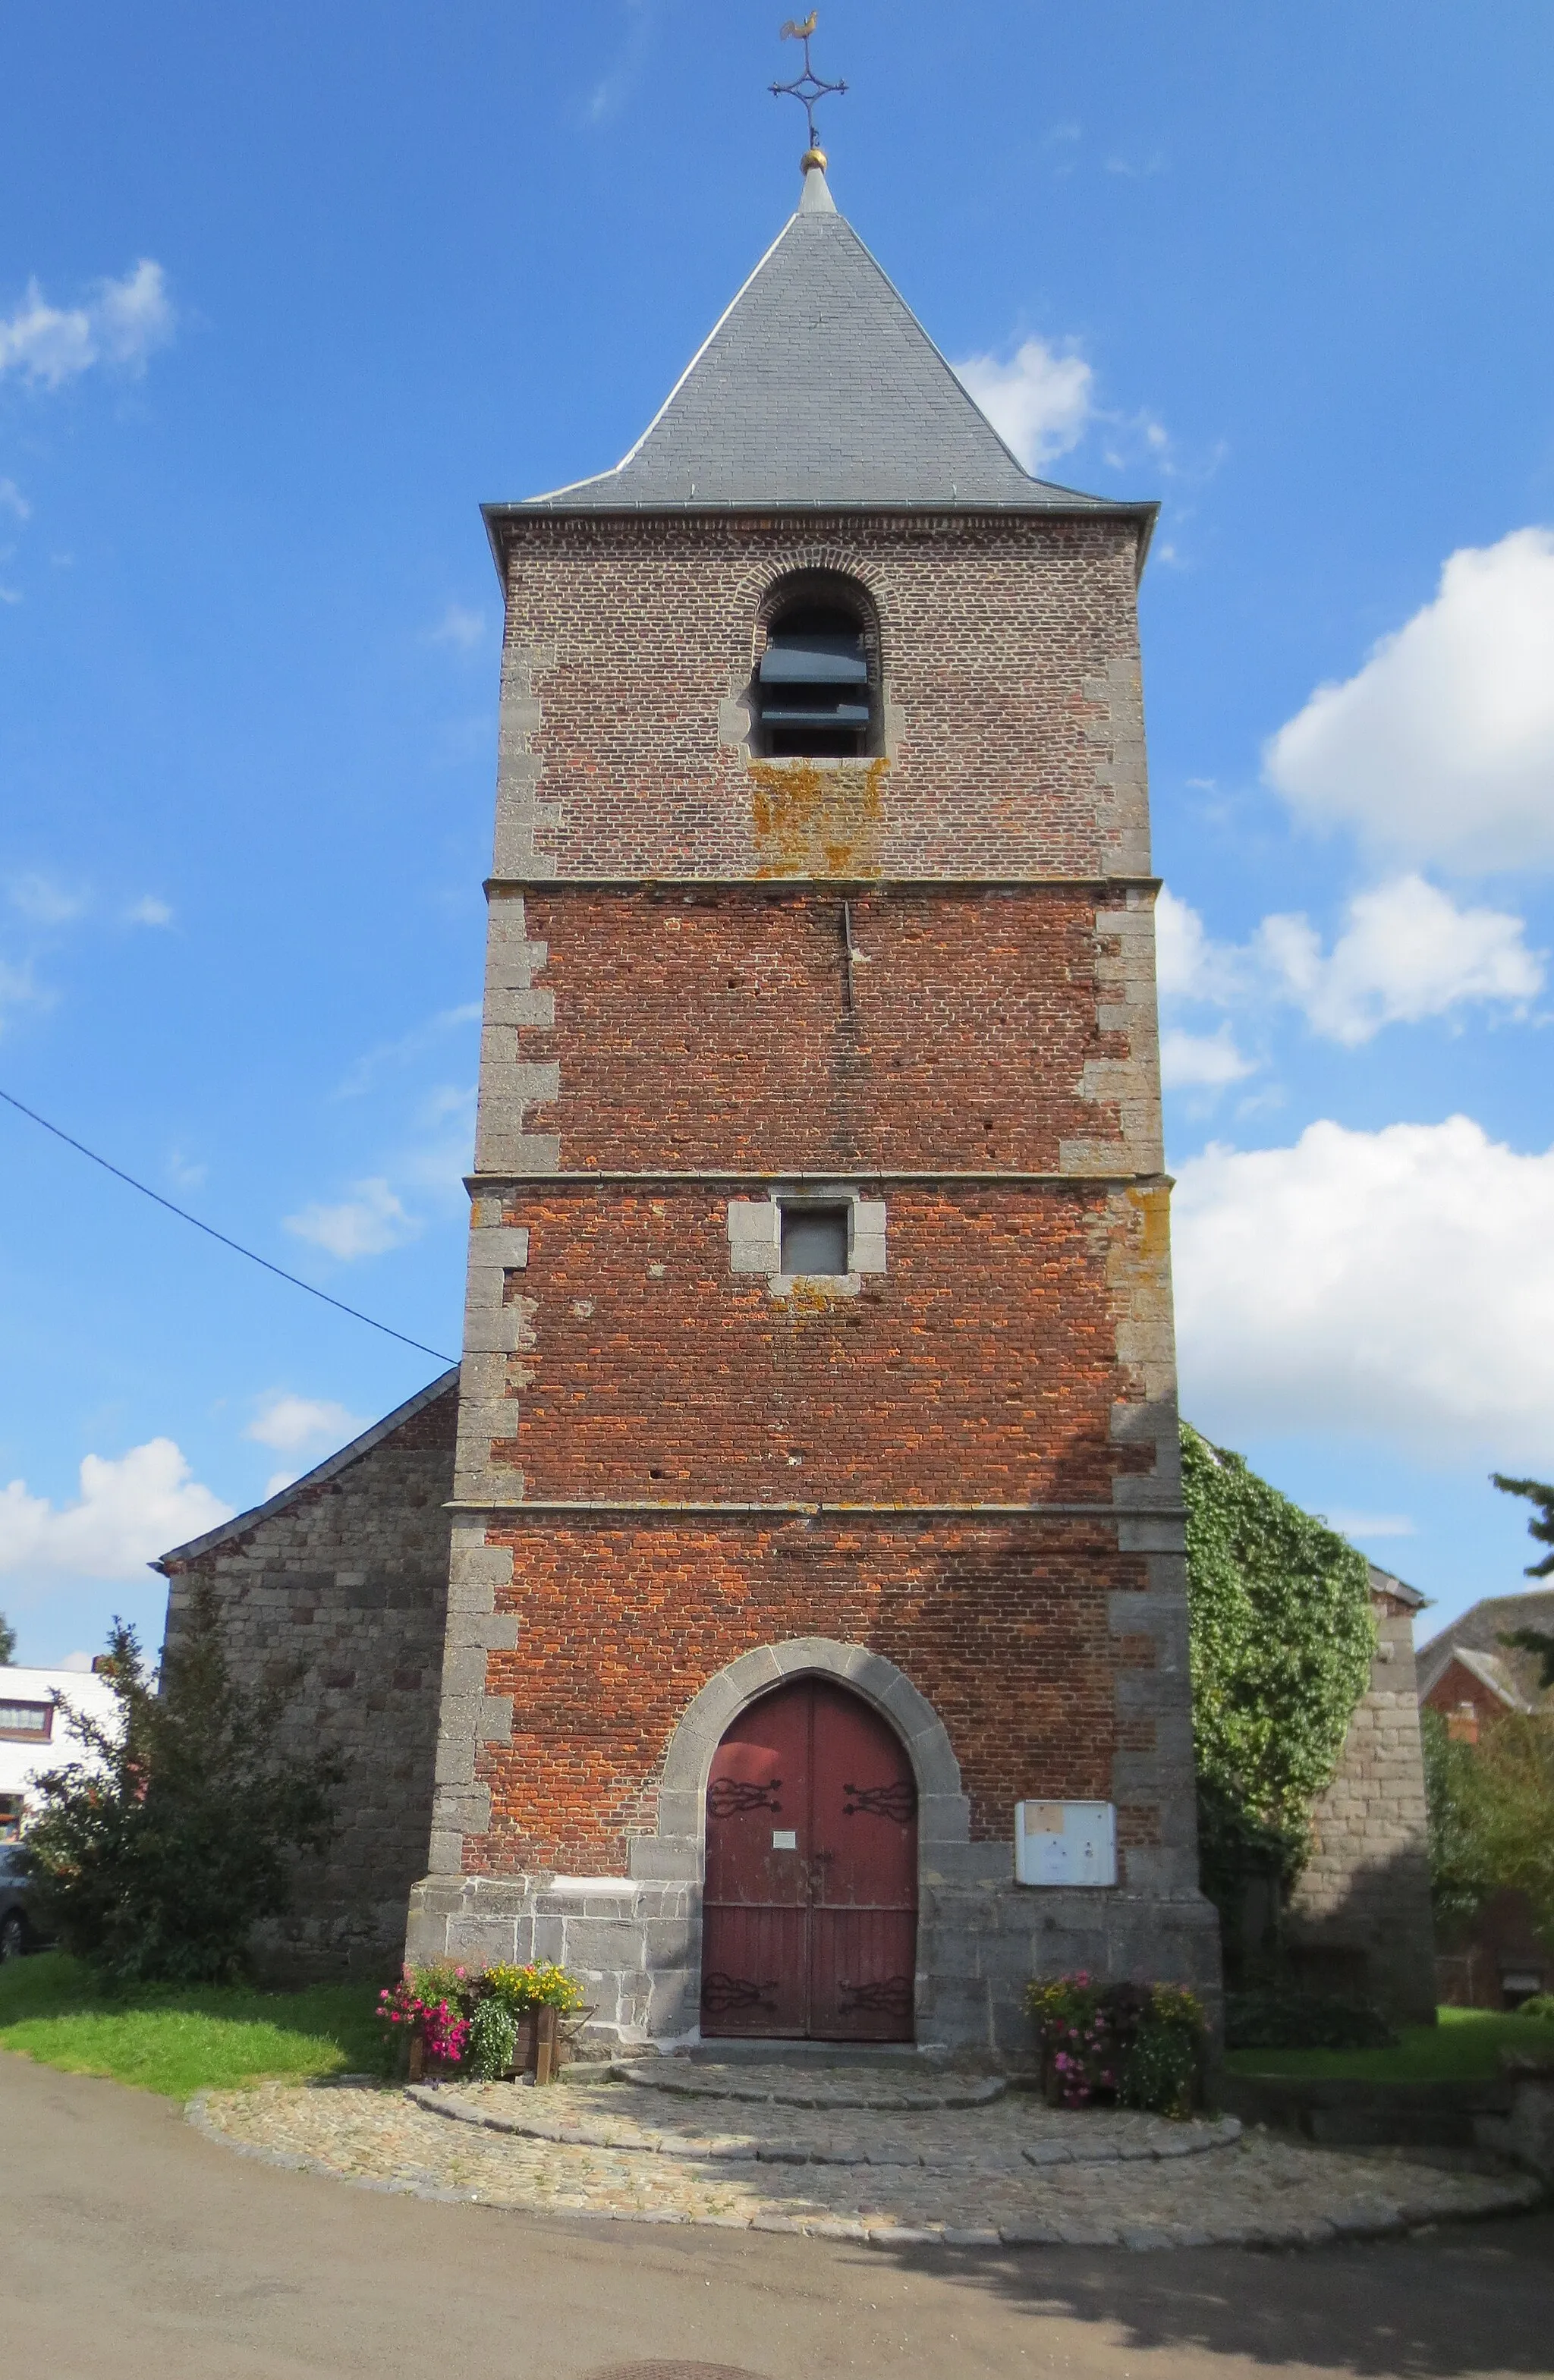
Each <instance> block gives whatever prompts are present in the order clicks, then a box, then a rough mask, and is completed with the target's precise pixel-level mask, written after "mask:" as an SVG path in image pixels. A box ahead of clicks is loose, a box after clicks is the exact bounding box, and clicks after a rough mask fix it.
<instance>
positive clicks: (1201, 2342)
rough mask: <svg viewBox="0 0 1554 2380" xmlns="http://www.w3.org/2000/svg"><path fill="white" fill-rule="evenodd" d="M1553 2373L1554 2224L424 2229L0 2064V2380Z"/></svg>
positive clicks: (517, 2220)
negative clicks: (1326, 2244)
mask: <svg viewBox="0 0 1554 2380" xmlns="http://www.w3.org/2000/svg"><path fill="white" fill-rule="evenodd" d="M1551 2369H1554V2216H1546V2215H1538V2216H1530V2217H1524V2218H1522V2219H1520V2220H1518V2221H1515V2222H1509V2223H1498V2224H1494V2225H1485V2226H1482V2227H1477V2228H1462V2229H1455V2230H1453V2229H1451V2228H1442V2229H1441V2230H1439V2231H1438V2232H1436V2233H1435V2234H1433V2235H1432V2236H1430V2237H1427V2238H1418V2239H1414V2240H1402V2241H1396V2242H1390V2243H1380V2244H1376V2245H1368V2246H1355V2247H1346V2248H1329V2249H1319V2250H1316V2251H1314V2252H1312V2253H1306V2254H1297V2255H1253V2254H1248V2253H1244V2252H1232V2251H1223V2250H1216V2249H1200V2250H1189V2251H1178V2252H1176V2253H1159V2254H1147V2255H1129V2254H1126V2253H1119V2252H1117V2251H1115V2250H1113V2251H1111V2252H1102V2251H1086V2250H1076V2249H1064V2250H1057V2249H1033V2250H1029V2251H1021V2252H1018V2253H1014V2252H1010V2251H998V2252H988V2251H965V2252H953V2251H946V2250H942V2249H940V2250H935V2251H931V2252H929V2251H920V2250H919V2251H903V2252H900V2253H885V2252H883V2251H881V2250H879V2249H872V2248H862V2247H856V2246H853V2245H850V2244H846V2243H844V2242H839V2241H822V2240H787V2239H782V2238H778V2237H769V2236H762V2235H759V2234H755V2233H749V2232H723V2231H711V2230H700V2229H695V2228H680V2227H674V2228H670V2227H665V2228H662V2229H661V2228H647V2227H637V2226H625V2225H612V2224H604V2223H599V2224H593V2223H582V2222H563V2221H556V2220H551V2219H542V2218H539V2217H529V2216H514V2215H504V2214H500V2213H498V2212H496V2211H494V2210H489V2209H486V2208H482V2207H475V2206H439V2205H434V2204H422V2203H420V2202H419V2201H416V2200H410V2199H402V2198H389V2197H382V2196H380V2195H377V2194H376V2193H373V2192H366V2191H360V2190H353V2189H350V2188H347V2187H346V2185H344V2184H343V2183H339V2182H332V2181H327V2180H322V2178H320V2177H319V2176H316V2175H311V2174H295V2173H286V2172H284V2171H280V2170H277V2169H276V2168H273V2167H270V2166H264V2165H260V2164H256V2163H253V2162H250V2161H249V2160H248V2159H245V2158H241V2157H238V2156H237V2155H233V2154H232V2153H231V2152H230V2151H228V2150H226V2149H224V2148H222V2147H220V2146H219V2145H218V2144H217V2143H214V2142H211V2141H207V2140H205V2139H204V2138H202V2137H201V2135H200V2134H199V2133H198V2132H196V2131H193V2129H192V2128H191V2127H190V2126H189V2125H188V2124H186V2123H185V2122H184V2121H183V2119H182V2114H181V2111H180V2110H179V2109H178V2108H177V2107H173V2106H169V2105H168V2103H167V2102H166V2101H164V2100H160V2099H153V2098H150V2097H148V2096H146V2095H143V2094H141V2093H139V2092H134V2091H126V2090H122V2089H120V2088H119V2087H118V2085H116V2084H115V2083H99V2082H93V2081H90V2080H88V2079H87V2078H85V2077H81V2076H76V2075H66V2074H55V2073H53V2072H52V2071H50V2070H48V2069H47V2068H44V2067H37V2066H32V2065H30V2064H29V2063H28V2062H27V2061H26V2060H25V2059H22V2058H13V2057H9V2056H6V2055H3V2054H0V2371H4V2372H5V2373H6V2374H12V2373H14V2374H17V2375H18V2380H21V2376H22V2375H23V2374H30V2373H34V2372H36V2373H45V2372H46V2373H48V2374H51V2375H52V2380H212V2375H213V2374H220V2375H221V2380H319V2375H323V2374H328V2375H331V2380H335V2375H355V2374H372V2375H373V2380H400V2375H402V2374H403V2375H406V2380H409V2375H411V2374H414V2375H415V2380H427V2375H429V2374H431V2375H450V2380H453V2376H454V2375H462V2374H479V2375H480V2380H506V2375H507V2374H513V2375H515V2380H517V2375H522V2380H532V2375H535V2374H539V2375H540V2380H832V2375H839V2374H867V2375H874V2374H892V2375H899V2374H906V2373H925V2374H955V2375H957V2380H959V2375H961V2374H999V2375H1001V2376H1002V2375H1004V2374H1010V2375H1015V2374H1062V2375H1063V2380H1092V2375H1094V2380H1177V2376H1178V2375H1185V2374H1193V2375H1195V2380H1201V2375H1205V2374H1208V2375H1213V2380H1220V2375H1221V2374H1222V2375H1224V2380H1238V2376H1239V2375H1241V2374H1255V2373H1257V2372H1259V2371H1261V2372H1265V2373H1268V2372H1273V2373H1279V2374H1291V2375H1305V2374H1313V2375H1316V2374H1345V2375H1348V2374H1358V2375H1372V2374H1374V2375H1382V2376H1383V2380H1390V2375H1394V2374H1395V2375H1398V2380H1403V2375H1407V2380H1414V2375H1418V2380H1434V2376H1435V2375H1438V2374H1439V2375H1456V2374H1474V2375H1478V2374H1485V2375H1490V2374H1539V2375H1545V2374H1548V2373H1549V2372H1550V2370H1551Z"/></svg>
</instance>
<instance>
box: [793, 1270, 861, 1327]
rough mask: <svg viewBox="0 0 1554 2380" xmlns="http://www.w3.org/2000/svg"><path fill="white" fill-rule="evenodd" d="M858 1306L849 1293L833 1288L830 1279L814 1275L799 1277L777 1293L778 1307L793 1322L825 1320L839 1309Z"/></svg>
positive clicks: (807, 1274) (805, 1274)
mask: <svg viewBox="0 0 1554 2380" xmlns="http://www.w3.org/2000/svg"><path fill="white" fill-rule="evenodd" d="M855 1303H856V1301H855V1300H854V1299H853V1298H852V1297H851V1295H850V1294H849V1293H848V1292H847V1291H845V1290H842V1289H832V1287H831V1285H830V1281H829V1279H825V1278H822V1277H821V1276H820V1275H819V1274H815V1273H802V1274H799V1275H798V1276H796V1277H795V1279H793V1280H791V1281H789V1282H788V1283H787V1286H786V1288H784V1289H782V1290H779V1291H778V1293H777V1304H778V1305H779V1307H780V1309H781V1310H782V1312H783V1314H784V1315H785V1316H786V1317H787V1318H788V1320H789V1321H790V1322H821V1321H825V1320H827V1319H828V1318H832V1317H833V1316H834V1315H835V1313H836V1311H837V1308H838V1307H839V1306H841V1305H847V1306H849V1307H851V1306H853V1305H854V1304H855Z"/></svg>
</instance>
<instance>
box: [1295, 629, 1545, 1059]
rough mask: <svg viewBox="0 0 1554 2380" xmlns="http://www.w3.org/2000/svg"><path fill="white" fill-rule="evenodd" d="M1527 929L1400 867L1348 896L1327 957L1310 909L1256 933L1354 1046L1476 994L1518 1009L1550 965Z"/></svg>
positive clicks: (1336, 1032) (1316, 1010)
mask: <svg viewBox="0 0 1554 2380" xmlns="http://www.w3.org/2000/svg"><path fill="white" fill-rule="evenodd" d="M1550 659H1551V663H1554V656H1551V657H1550ZM1523 933H1524V927H1523V922H1522V920H1521V918H1520V917H1512V916H1511V915H1510V914H1509V912H1507V911H1506V910H1503V909H1459V908H1458V906H1457V905H1456V903H1455V902H1454V901H1453V900H1451V897H1450V896H1449V895H1448V894H1447V893H1445V892H1439V890H1438V889H1437V887H1436V886H1435V885H1433V884H1427V883H1426V881H1425V880H1424V878H1423V877H1421V876H1400V877H1399V878H1397V879H1396V880H1395V881H1394V882H1392V883H1390V884H1383V885H1381V886H1379V887H1378V889H1377V890H1376V891H1375V892H1362V893H1359V894H1358V895H1357V896H1356V897H1355V899H1354V900H1353V901H1352V902H1351V903H1350V905H1349V924H1348V927H1347V929H1346V930H1345V931H1344V932H1343V933H1342V934H1341V935H1340V937H1339V939H1338V941H1336V942H1335V943H1334V944H1333V947H1332V950H1331V953H1329V955H1328V956H1326V957H1324V956H1323V953H1322V944H1321V938H1320V936H1319V935H1318V934H1317V930H1316V929H1315V928H1314V927H1313V926H1312V925H1311V924H1310V923H1309V921H1308V920H1307V919H1306V918H1305V917H1299V916H1294V917H1265V918H1264V919H1263V922H1262V924H1261V925H1260V926H1259V927H1258V929H1257V949H1258V953H1259V955H1260V956H1261V957H1262V959H1263V961H1264V963H1265V965H1266V966H1267V968H1268V971H1269V976H1270V977H1271V978H1272V979H1273V981H1274V982H1275V983H1276V984H1278V985H1279V986H1280V987H1281V990H1283V992H1284V994H1285V996H1286V997H1287V998H1289V999H1290V1000H1293V1002H1295V1003H1296V1004H1297V1006H1299V1007H1300V1008H1302V1009H1304V1011H1305V1014H1306V1016H1307V1018H1308V1019H1309V1021H1310V1023H1311V1024H1312V1026H1314V1027H1315V1028H1316V1030H1317V1032H1318V1033H1322V1034H1325V1035H1326V1036H1327V1037H1328V1038H1329V1040H1332V1041H1340V1042H1342V1043H1343V1044H1344V1045H1345V1046H1346V1047H1348V1048H1350V1049H1354V1048H1357V1047H1358V1046H1359V1044H1360V1043H1361V1042H1362V1041H1368V1040H1370V1039H1371V1038H1372V1037H1373V1035H1375V1034H1376V1033H1377V1032H1378V1031H1379V1030H1380V1028H1381V1026H1383V1025H1395V1024H1406V1025H1416V1024H1417V1023H1418V1022H1419V1021H1420V1019H1421V1018H1423V1017H1426V1016H1444V1015H1445V1014H1447V1013H1448V1012H1449V1011H1450V1010H1451V1009H1453V1008H1458V1007H1461V1006H1462V1005H1463V1003H1464V1002H1470V1001H1494V1002H1503V1003H1506V1004H1508V1005H1510V1006H1511V1007H1512V1009H1520V1008H1521V1007H1522V1006H1523V1005H1524V1003H1525V1002H1527V1001H1529V1000H1531V999H1532V997H1533V996H1534V994H1535V993H1536V992H1537V991H1539V990H1541V989H1542V986H1543V972H1544V971H1543V964H1542V961H1541V959H1540V958H1539V957H1538V956H1537V954H1536V953H1534V952H1532V951H1530V950H1529V949H1528V948H1527V946H1526V943H1525V942H1524V941H1523V939H1522V937H1523Z"/></svg>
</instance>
